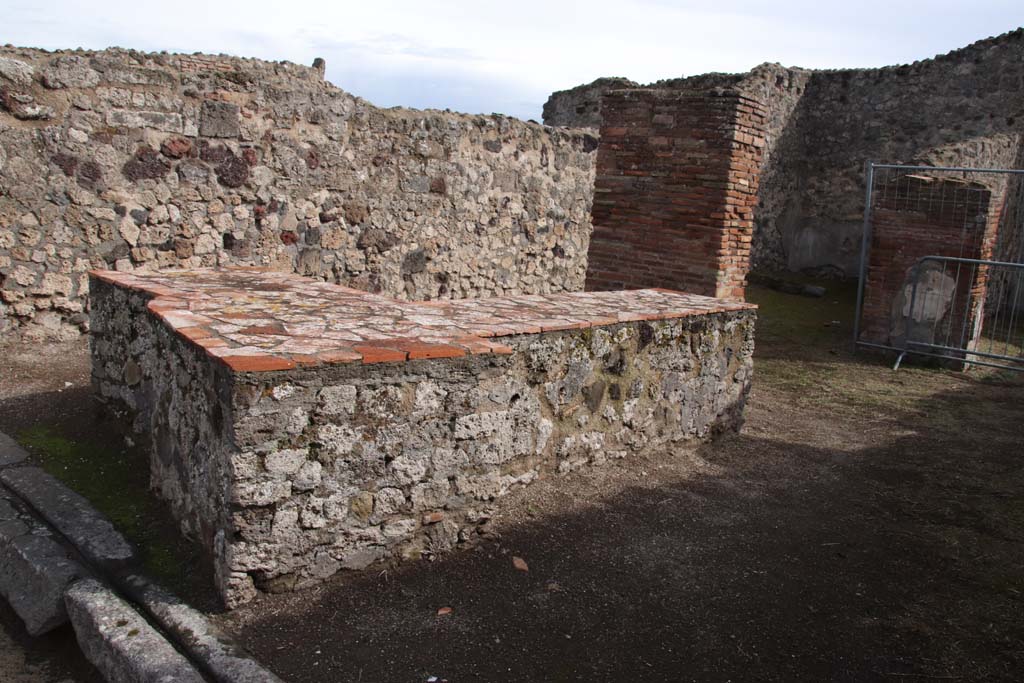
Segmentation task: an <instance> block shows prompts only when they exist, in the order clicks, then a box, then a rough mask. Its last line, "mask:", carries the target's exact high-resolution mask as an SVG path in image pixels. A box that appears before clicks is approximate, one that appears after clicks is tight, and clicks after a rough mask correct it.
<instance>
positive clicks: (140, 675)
mask: <svg viewBox="0 0 1024 683" xmlns="http://www.w3.org/2000/svg"><path fill="white" fill-rule="evenodd" d="M64 602H65V604H66V605H67V610H68V616H69V617H70V618H71V625H72V627H74V629H75V636H76V637H77V638H78V644H79V646H80V647H81V648H82V652H84V653H85V657H86V659H88V660H89V661H90V662H92V664H93V666H95V667H96V668H97V669H99V671H100V673H102V674H103V676H104V677H105V678H106V679H107V680H108V681H110V682H111V683H144V682H145V683H150V682H153V683H157V682H159V683H164V682H165V681H166V682H167V683H170V682H171V681H175V682H176V683H204V679H203V677H202V675H200V673H199V672H198V671H196V670H195V668H194V667H193V666H192V665H191V664H190V663H189V661H188V660H187V659H185V657H184V655H182V654H181V653H180V652H178V651H177V650H175V649H174V646H173V645H171V644H170V643H169V642H167V641H166V640H164V638H163V636H162V635H160V633H159V632H158V631H157V630H156V629H155V628H153V627H152V626H150V625H149V622H147V621H146V620H145V619H143V618H142V616H141V615H140V614H139V613H138V612H136V611H135V610H134V609H132V608H131V606H130V605H129V604H128V603H126V602H125V601H124V600H122V599H121V598H119V597H117V595H115V594H114V593H113V591H111V590H110V589H108V588H107V587H106V586H104V585H103V584H102V583H100V582H99V581H96V580H95V579H80V580H78V581H76V582H75V583H73V584H71V586H70V587H69V588H68V589H67V591H66V592H65V593H64Z"/></svg>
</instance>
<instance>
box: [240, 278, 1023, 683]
mask: <svg viewBox="0 0 1024 683" xmlns="http://www.w3.org/2000/svg"><path fill="white" fill-rule="evenodd" d="M754 294H755V296H754V297H752V298H755V299H756V298H757V296H758V294H759V293H756V292H755V293H754ZM760 294H763V293H760ZM775 296H776V295H775V293H771V294H770V295H769V296H768V297H766V298H774V297H775ZM779 296H787V295H779ZM794 298H795V297H794ZM777 303H778V302H775V303H774V304H773V303H772V302H771V301H769V303H768V304H767V305H764V306H763V308H762V313H761V318H760V320H759V325H760V329H759V331H758V344H759V347H758V354H757V355H758V358H757V361H756V366H755V367H756V371H755V377H756V379H755V389H754V392H753V394H752V397H751V402H750V405H749V409H748V424H747V426H746V428H745V429H744V432H743V433H742V434H740V435H733V436H729V437H726V438H724V439H722V440H721V441H719V442H717V443H715V444H710V445H706V446H703V447H701V448H699V449H697V450H696V451H693V452H683V451H680V452H676V453H668V454H644V455H641V456H638V457H635V458H631V459H628V460H627V461H624V462H623V463H622V464H620V465H617V466H613V467H610V468H605V469H601V470H591V471H587V472H581V473H574V474H572V475H568V476H563V477H552V478H549V479H547V480H544V481H541V482H539V483H538V484H536V485H534V486H531V487H530V488H529V489H527V490H524V491H520V492H518V493H517V494H515V495H514V496H512V497H510V498H511V499H510V500H507V501H503V506H505V507H506V508H507V509H506V511H505V512H503V513H502V515H501V517H500V518H499V519H498V527H499V529H500V530H501V536H500V538H499V539H497V540H491V541H488V542H485V543H483V544H481V545H480V546H479V547H477V548H475V549H470V550H467V551H465V552H456V553H453V554H451V555H449V556H447V557H444V558H442V559H440V560H437V561H435V562H433V563H428V562H420V563H416V564H412V565H408V566H405V567H400V568H398V569H394V570H391V571H387V572H365V573H361V574H356V575H347V576H344V577H341V578H340V579H338V580H337V581H335V582H334V583H331V584H329V585H327V586H324V587H322V588H320V589H316V590H312V591H307V592H305V593H301V594H299V595H284V596H271V597H268V598H265V599H263V600H261V601H260V602H259V603H257V604H255V605H253V606H250V607H247V608H244V609H242V610H239V611H237V612H235V613H232V614H230V615H227V616H226V617H224V618H223V621H224V623H225V624H226V625H227V626H228V627H229V628H230V629H232V630H234V631H235V632H236V633H238V634H239V635H240V637H241V638H242V639H243V641H244V642H245V643H246V644H247V645H248V647H249V648H250V649H251V650H252V651H253V652H255V653H256V654H257V655H258V656H259V658H260V659H261V660H263V661H265V662H266V663H267V664H268V665H270V666H271V667H272V668H273V669H275V670H276V671H277V672H278V673H279V674H281V675H282V676H283V677H284V678H286V679H287V680H294V681H334V680H352V681H425V680H428V677H429V676H438V677H440V678H442V679H448V680H450V681H468V680H477V681H506V680H510V681H511V680H515V681H541V680H587V681H617V680H631V681H632V680H643V681H679V680H699V681H709V680H778V681H789V680H857V681H861V680H894V681H895V680H933V679H934V680H951V679H953V680H955V679H962V680H1019V679H1020V673H1021V672H1022V671H1024V645H1022V643H1024V622H1022V620H1020V618H1019V615H1020V614H1022V613H1024V497H1022V496H1021V495H1020V491H1021V490H1024V464H1022V462H1021V455H1022V448H1021V446H1022V441H1024V439H1022V437H1021V431H1020V426H1019V425H1020V424H1021V421H1022V419H1024V392H1022V388H1024V387H1022V384H1021V382H1020V381H1019V378H1016V379H1014V378H1005V377H1002V376H998V375H992V374H991V373H990V374H980V373H953V372H949V371H944V370H935V369H926V368H914V367H910V368H908V369H907V370H906V371H901V372H900V373H892V372H891V371H890V370H889V369H888V365H887V361H886V360H885V359H883V358H878V357H875V356H867V357H863V356H854V355H853V354H852V353H851V352H850V349H849V344H848V340H849V337H848V336H847V335H846V333H845V332H844V330H843V329H842V327H843V326H844V325H848V323H849V320H850V318H849V316H848V315H845V316H844V315H843V314H842V313H840V314H839V315H837V316H835V317H836V319H840V317H841V316H842V319H840V322H839V324H838V325H833V323H832V319H831V318H832V315H833V310H838V311H844V310H845V311H847V313H848V312H849V308H848V307H847V306H843V305H842V304H832V303H830V302H829V301H827V300H826V301H817V302H815V301H811V302H807V301H806V300H800V301H796V302H784V303H786V304H787V305H793V306H798V307H801V308H809V309H810V310H803V311H802V312H801V315H802V316H803V322H801V323H799V324H797V325H793V323H792V319H793V316H792V315H789V316H787V315H779V311H778V306H777V305H776V304H777ZM832 306H836V308H835V309H833V308H831V307H832ZM823 318H829V320H828V323H829V324H828V325H827V326H825V325H823V324H822V325H821V327H820V329H819V327H818V325H819V323H820V322H821V320H822V319H823ZM844 320H845V323H844V322H843V321H844ZM801 326H802V328H803V329H804V330H805V331H806V332H807V334H806V335H804V337H803V338H801V336H800V335H801V332H800V330H801ZM848 330H849V327H847V328H846V332H848ZM802 342H805V343H802ZM512 557H521V558H523V559H524V560H526V562H527V563H528V565H529V571H528V572H522V571H517V570H516V569H515V568H514V567H513V565H512ZM443 607H450V608H451V610H452V611H451V613H450V614H448V615H444V616H439V615H438V614H437V612H438V610H439V609H440V608H443Z"/></svg>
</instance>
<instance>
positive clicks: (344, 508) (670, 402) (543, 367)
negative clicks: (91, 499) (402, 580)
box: [91, 269, 754, 606]
mask: <svg viewBox="0 0 1024 683" xmlns="http://www.w3.org/2000/svg"><path fill="white" fill-rule="evenodd" d="M91 296H92V300H93V308H92V330H93V335H94V336H93V344H92V351H93V381H94V386H95V389H96V391H97V392H98V394H99V395H100V397H101V398H102V399H104V400H106V401H110V402H114V403H117V404H120V405H122V406H124V407H127V408H128V409H129V412H130V413H131V414H132V415H133V416H134V425H135V428H136V429H137V430H138V431H139V432H140V433H143V434H148V435H150V437H151V439H152V442H151V444H150V452H151V461H150V468H151V476H152V481H153V484H154V486H155V487H156V489H157V490H158V491H159V492H160V494H161V495H162V496H163V497H165V498H166V499H167V500H168V502H169V503H170V506H171V509H172V510H173V512H174V514H175V515H176V516H177V517H178V518H179V520H180V521H181V522H182V524H183V526H184V527H185V528H186V529H189V530H190V531H191V532H192V533H193V534H194V535H195V536H196V537H197V538H199V539H201V542H202V543H203V545H204V546H205V547H206V549H207V550H208V551H209V552H210V553H211V554H212V555H213V558H214V564H215V568H216V574H217V576H216V580H217V584H218V586H219V588H220V591H221V594H222V595H223V597H224V600H225V602H226V603H227V604H228V605H229V606H233V605H237V604H240V603H242V602H245V601H247V600H249V599H251V598H252V597H254V596H255V595H256V593H257V592H258V591H271V592H280V591H290V590H296V589H300V588H303V587H305V586H309V585H312V584H314V583H316V582H319V581H322V580H323V579H325V578H327V577H329V576H331V575H333V574H335V573H337V572H339V571H341V570H342V569H362V568H365V567H368V566H370V565H373V564H375V563H379V562H384V561H392V560H399V559H402V558H418V557H423V556H430V555H434V554H437V553H440V552H444V551H446V550H449V549H451V548H454V547H456V546H458V545H459V544H462V543H466V542H470V541H471V540H472V539H473V538H475V537H476V536H477V535H478V534H479V533H480V532H481V531H482V529H483V527H481V524H482V523H483V522H484V520H485V519H486V518H487V517H488V514H487V513H488V511H489V510H490V508H491V507H492V506H493V505H495V501H497V500H498V499H500V498H501V497H502V496H503V495H505V494H506V493H507V492H509V491H510V490H512V489H513V488H515V487H517V486H522V485H525V484H528V483H530V482H532V481H534V480H535V479H537V478H538V477H543V476H548V475H551V474H555V473H558V472H567V471H571V470H574V469H576V468H579V467H584V466H588V465H597V464H601V463H604V462H608V461H610V460H613V459H617V458H622V457H625V456H627V455H628V454H630V453H632V452H635V451H637V450H639V449H650V448H660V447H668V446H670V445H674V444H680V443H685V442H687V441H695V440H703V439H707V438H710V437H712V436H713V435H714V434H716V433H718V432H720V431H722V430H727V429H736V428H738V427H739V425H740V423H741V421H742V408H743V403H744V401H745V397H746V394H747V391H748V389H749V384H750V375H751V354H752V351H753V318H754V312H753V307H752V306H749V305H747V304H740V303H733V302H726V301H722V300H717V299H711V298H708V297H702V296H697V295H689V294H681V293H678V292H669V291H663V290H641V291H633V292H595V293H578V294H561V295H547V296H536V295H535V296H525V297H501V298H495V299H480V300H463V301H454V302H425V303H409V302H400V301H395V300H391V299H388V298H386V297H382V296H379V295H373V294H368V293H365V292H359V291H356V290H350V289H346V288H343V287H338V286H335V285H328V284H324V283H320V282H314V281H311V280H307V279H305V278H301V277H297V276H292V275H286V274H282V273H271V272H265V271H259V270H252V269H250V270H239V269H229V270H221V271H189V272H164V273H161V274H149V275H129V274H121V273H111V272H98V273H94V274H93V278H92V282H91Z"/></svg>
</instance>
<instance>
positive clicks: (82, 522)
mask: <svg viewBox="0 0 1024 683" xmlns="http://www.w3.org/2000/svg"><path fill="white" fill-rule="evenodd" d="M0 481H2V482H3V483H4V484H6V485H7V486H8V488H10V489H11V490H12V491H14V492H15V493H16V494H18V496H20V497H21V499H22V500H24V501H25V502H27V503H28V504H29V505H31V506H32V508H33V509H34V510H35V511H36V512H38V513H39V515H40V516H41V517H42V518H43V519H45V520H46V521H47V522H49V523H50V524H51V525H52V526H53V527H54V528H55V529H57V531H59V532H60V533H61V534H63V535H64V537H65V538H67V539H68V540H69V541H70V542H71V543H72V544H73V545H74V546H75V548H77V549H78V551H79V552H81V553H82V555H83V556H84V557H85V559H86V560H88V561H89V562H90V563H92V564H94V565H96V566H97V567H99V568H101V569H103V570H106V571H116V570H117V569H120V568H122V567H124V566H125V565H127V564H129V563H131V562H133V561H136V560H137V559H138V558H137V556H136V554H135V549H134V548H132V546H131V544H129V543H128V541H126V540H125V538H124V536H122V535H121V534H120V533H119V532H118V531H117V529H115V528H114V525H113V524H111V523H110V522H109V521H107V519H106V518H105V517H104V516H103V515H101V514H100V513H99V512H97V511H96V509H95V508H93V507H92V505H90V504H89V501H87V500H86V499H85V498H83V497H82V496H80V495H78V494H77V493H75V492H74V491H72V490H71V489H69V488H68V487H67V486H65V485H64V484H62V483H61V482H60V481H59V480H58V479H57V478H55V477H53V476H51V475H49V474H47V473H46V472H44V471H43V470H41V469H40V468H38V467H33V466H23V467H7V468H4V469H3V470H0Z"/></svg>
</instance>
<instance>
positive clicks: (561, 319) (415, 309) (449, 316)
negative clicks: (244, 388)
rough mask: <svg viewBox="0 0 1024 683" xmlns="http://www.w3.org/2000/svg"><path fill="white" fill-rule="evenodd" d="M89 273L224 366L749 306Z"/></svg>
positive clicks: (666, 297)
mask: <svg viewBox="0 0 1024 683" xmlns="http://www.w3.org/2000/svg"><path fill="white" fill-rule="evenodd" d="M190 275H191V276H194V277H192V278H189V276H190ZM89 276H90V277H93V278H96V279H97V280H99V281H101V282H105V283H108V284H110V285H113V286H115V287H122V288H124V289H127V290H129V291H135V292H141V293H144V294H146V295H148V296H150V297H151V298H150V299H149V300H148V301H147V302H146V309H147V311H148V312H149V313H151V314H152V315H153V316H154V317H155V318H157V319H158V320H160V321H161V322H162V323H163V324H164V325H166V326H167V328H168V329H169V330H170V331H171V332H173V333H174V334H176V335H177V336H178V337H180V338H181V339H183V340H184V341H185V342H186V343H191V344H193V345H194V346H195V347H196V348H198V349H201V350H202V351H203V352H204V353H205V354H206V355H207V356H209V357H210V358H212V359H214V360H217V361H219V362H220V363H221V364H223V365H224V366H226V367H227V368H228V369H229V370H231V371H232V372H274V371H281V370H292V369H295V368H302V367H316V366H321V365H336V364H349V363H362V364H375V363H400V362H408V361H413V360H431V359H454V358H462V357H465V356H471V355H486V354H494V355H508V354H511V353H512V352H513V350H512V348H511V347H509V346H508V345H505V344H500V343H498V342H497V339H500V338H501V337H513V336H521V335H537V334H545V333H552V332H564V331H575V330H586V329H591V328H595V327H607V326H612V325H620V324H623V323H635V322H644V321H657V320H672V319H678V318H687V317H691V316H702V315H714V314H721V313H730V312H740V311H750V310H756V309H757V306H756V305H754V304H748V303H745V302H735V301H728V300H723V299H714V298H711V297H704V296H698V295H693V294H687V293H685V292H678V291H674V290H670V289H664V288H650V289H640V290H626V291H619V292H573V293H558V294H550V295H519V296H507V297H494V298H490V299H486V298H485V299H458V300H452V301H427V302H406V301H398V300H395V299H391V298H389V297H383V296H381V295H377V294H372V293H369V292H361V291H359V290H354V289H350V288H347V287H342V286H337V285H332V284H330V283H324V282H320V281H315V280H311V279H309V278H305V277H302V276H299V275H295V274H292V273H283V272H279V271H274V270H270V269H267V268H259V267H232V268H222V269H191V270H172V271H162V272H146V273H135V272H132V273H122V272H119V271H110V270H91V271H89ZM676 297H678V301H676V300H674V299H675V298H676ZM261 306H263V307H264V308H260V307H261ZM292 308H294V309H296V312H295V313H294V315H293V316H292V317H291V318H289V317H288V316H279V315H278V312H279V311H282V310H288V311H289V312H291V309H292ZM222 309H226V310H222ZM332 316H336V317H332ZM236 321H237V324H236ZM332 321H333V322H334V323H335V325H334V327H332V326H331V323H332ZM392 326H393V327H392ZM392 329H393V330H394V333H395V335H394V336H389V331H390V330H392ZM328 331H330V332H332V333H333V334H334V335H335V336H331V335H330V334H327V332H328ZM403 332H404V333H405V334H404V335H403ZM321 335H324V336H321ZM345 339H349V340H351V341H344V340H345ZM335 340H337V341H336V342H335ZM333 343H336V344H337V346H336V347H334V348H331V345H332V344H333ZM277 347H281V348H280V350H277Z"/></svg>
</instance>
